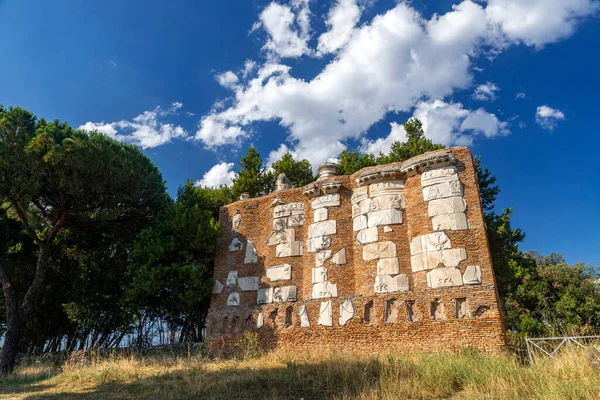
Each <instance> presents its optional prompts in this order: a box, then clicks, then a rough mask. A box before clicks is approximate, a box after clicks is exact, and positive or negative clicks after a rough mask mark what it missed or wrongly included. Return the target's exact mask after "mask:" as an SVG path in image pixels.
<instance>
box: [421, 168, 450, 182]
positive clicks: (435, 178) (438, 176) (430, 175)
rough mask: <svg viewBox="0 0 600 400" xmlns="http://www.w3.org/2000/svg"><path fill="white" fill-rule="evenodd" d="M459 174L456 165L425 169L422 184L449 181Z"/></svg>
mask: <svg viewBox="0 0 600 400" xmlns="http://www.w3.org/2000/svg"><path fill="white" fill-rule="evenodd" d="M457 175H458V169H457V168H456V167H455V166H448V167H443V168H435V169H431V170H429V171H425V172H423V173H422V174H421V186H423V187H426V186H431V185H435V184H438V183H443V182H447V181H448V180H450V179H454V178H455V177H456V176H457Z"/></svg>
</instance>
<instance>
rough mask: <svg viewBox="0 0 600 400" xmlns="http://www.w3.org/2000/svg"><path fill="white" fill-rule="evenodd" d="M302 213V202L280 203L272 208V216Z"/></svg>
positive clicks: (279, 216)
mask: <svg viewBox="0 0 600 400" xmlns="http://www.w3.org/2000/svg"><path fill="white" fill-rule="evenodd" d="M303 213H304V203H301V202H297V203H290V204H282V205H278V206H276V207H275V209H274V210H273V218H281V217H289V216H290V215H292V214H295V215H298V214H303Z"/></svg>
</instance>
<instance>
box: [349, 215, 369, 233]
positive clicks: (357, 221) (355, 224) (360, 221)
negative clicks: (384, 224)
mask: <svg viewBox="0 0 600 400" xmlns="http://www.w3.org/2000/svg"><path fill="white" fill-rule="evenodd" d="M367 228H368V226H367V216H366V215H359V216H358V217H354V218H353V219H352V230H353V231H354V232H356V231H360V230H361V229H367Z"/></svg>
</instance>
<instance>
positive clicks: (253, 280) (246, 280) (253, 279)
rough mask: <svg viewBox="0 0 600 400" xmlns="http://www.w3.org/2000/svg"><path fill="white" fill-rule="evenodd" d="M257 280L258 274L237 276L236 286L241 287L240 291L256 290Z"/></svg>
mask: <svg viewBox="0 0 600 400" xmlns="http://www.w3.org/2000/svg"><path fill="white" fill-rule="evenodd" d="M258 281H259V277H258V276H244V277H242V278H238V286H239V287H240V289H242V292H249V291H253V290H258Z"/></svg>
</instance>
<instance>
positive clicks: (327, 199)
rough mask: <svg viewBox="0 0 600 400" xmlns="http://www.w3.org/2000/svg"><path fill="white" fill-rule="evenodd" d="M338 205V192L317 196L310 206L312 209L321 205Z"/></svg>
mask: <svg viewBox="0 0 600 400" xmlns="http://www.w3.org/2000/svg"><path fill="white" fill-rule="evenodd" d="M339 205H340V194H339V193H334V194H328V195H325V196H321V197H317V198H316V199H314V200H313V201H312V203H311V207H312V209H313V210H316V209H317V208H322V207H336V206H339Z"/></svg>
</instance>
